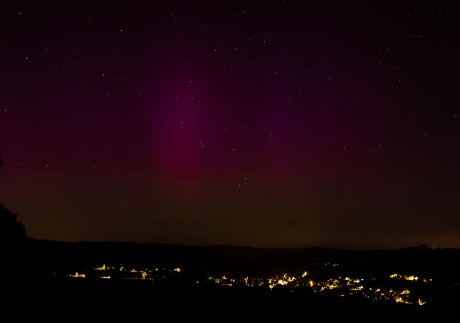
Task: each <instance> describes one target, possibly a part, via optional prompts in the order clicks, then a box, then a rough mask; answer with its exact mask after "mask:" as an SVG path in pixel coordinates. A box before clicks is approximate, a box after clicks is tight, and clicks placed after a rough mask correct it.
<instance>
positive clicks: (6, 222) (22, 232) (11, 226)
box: [0, 204, 27, 241]
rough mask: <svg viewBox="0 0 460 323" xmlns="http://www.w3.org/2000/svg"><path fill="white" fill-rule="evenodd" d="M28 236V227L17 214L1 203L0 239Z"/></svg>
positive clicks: (8, 239) (9, 239)
mask: <svg viewBox="0 0 460 323" xmlns="http://www.w3.org/2000/svg"><path fill="white" fill-rule="evenodd" d="M24 238H27V235H26V229H25V227H24V225H23V224H22V223H21V222H18V220H17V215H16V214H14V213H11V211H10V210H8V209H7V208H6V207H5V206H4V205H3V204H0V240H2V241H12V240H20V239H24Z"/></svg>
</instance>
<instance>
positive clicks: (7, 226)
mask: <svg viewBox="0 0 460 323" xmlns="http://www.w3.org/2000/svg"><path fill="white" fill-rule="evenodd" d="M3 163H4V162H3V159H2V157H1V156H0V167H1V166H2V165H3ZM24 238H27V235H26V229H25V227H24V225H23V224H22V223H21V222H19V221H18V220H17V215H16V214H15V213H12V212H11V211H10V210H9V209H7V208H6V207H5V206H4V205H3V204H1V203H0V241H3V242H5V241H15V240H21V239H24Z"/></svg>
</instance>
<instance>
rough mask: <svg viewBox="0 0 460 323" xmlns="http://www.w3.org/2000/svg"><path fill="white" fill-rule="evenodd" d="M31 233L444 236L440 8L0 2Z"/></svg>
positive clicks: (454, 69)
mask: <svg viewBox="0 0 460 323" xmlns="http://www.w3.org/2000/svg"><path fill="white" fill-rule="evenodd" d="M0 6H1V7H0V27H1V28H0V30H1V31H0V32H1V34H2V44H1V45H0V46H1V51H0V71H1V77H0V82H1V86H0V153H1V154H2V156H3V159H4V161H5V164H4V166H3V167H2V169H1V171H0V201H1V202H2V203H4V204H5V205H6V206H8V207H9V208H10V209H11V210H12V211H14V212H15V213H17V214H18V218H19V219H20V220H21V221H22V222H23V223H24V225H25V226H26V229H27V232H28V234H29V235H30V236H32V237H36V238H41V239H57V240H63V241H79V240H110V241H132V242H162V243H180V244H230V245H252V246H262V247H299V246H334V247H347V248H399V247H405V246H408V245H416V244H420V243H427V244H429V245H432V246H443V247H460V229H458V228H460V217H458V214H459V211H460V208H459V205H458V203H457V198H458V194H459V193H460V191H459V187H458V182H459V172H458V165H459V162H460V153H459V151H460V149H459V148H460V124H459V121H460V117H459V114H460V111H459V106H460V99H459V96H458V93H457V92H458V86H459V84H460V82H459V81H460V79H459V73H458V72H459V60H458V57H459V54H460V43H459V35H458V31H457V30H459V23H458V21H460V19H459V17H458V10H457V8H456V7H455V6H454V4H453V3H449V2H446V3H430V4H420V3H410V2H408V3H405V4H401V3H386V2H385V3H379V4H375V3H372V4H370V3H367V2H364V1H353V2H350V3H342V2H339V1H324V2H313V3H305V2H304V1H290V0H286V1H253V2H245V1H231V2H223V3H214V2H211V1H193V2H187V1H135V2H130V1H124V2H123V1H121V2H120V1H116V2H111V1H97V2H94V1H66V2H65V3H62V2H56V1H44V2H40V3H38V2H33V1H4V2H2V3H1V4H0Z"/></svg>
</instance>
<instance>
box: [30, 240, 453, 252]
mask: <svg viewBox="0 0 460 323" xmlns="http://www.w3.org/2000/svg"><path fill="white" fill-rule="evenodd" d="M28 240H32V241H40V242H50V243H63V244H113V245H139V246H140V245H143V246H161V247H182V248H228V249H262V250H329V251H350V252H355V251H358V252H369V251H399V250H407V249H418V250H460V248H457V247H431V246H430V245H429V244H425V243H421V244H418V245H411V246H406V247H400V248H346V247H327V246H304V247H255V246H250V245H231V244H184V243H163V242H133V241H111V240H77V241H64V240H54V239H42V238H33V237H28Z"/></svg>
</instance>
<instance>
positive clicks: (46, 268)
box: [1, 240, 460, 322]
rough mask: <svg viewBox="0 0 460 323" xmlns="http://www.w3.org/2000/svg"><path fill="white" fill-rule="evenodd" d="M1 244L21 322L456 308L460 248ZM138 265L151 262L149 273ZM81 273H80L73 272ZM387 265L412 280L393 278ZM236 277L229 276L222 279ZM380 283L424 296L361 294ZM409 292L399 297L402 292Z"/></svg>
mask: <svg viewBox="0 0 460 323" xmlns="http://www.w3.org/2000/svg"><path fill="white" fill-rule="evenodd" d="M3 250H4V252H3V260H4V261H2V272H1V274H2V276H1V283H2V295H3V296H4V297H3V299H4V300H3V301H2V309H3V311H2V313H3V314H4V315H7V314H8V315H13V317H15V318H16V319H19V320H26V319H34V320H39V319H46V320H60V321H63V320H66V321H67V320H80V321H81V320H96V319H97V320H100V319H101V320H104V321H107V320H117V321H120V320H129V321H130V322H131V321H133V320H141V319H142V320H149V321H156V320H162V321H163V320H165V319H166V320H172V321H177V320H184V319H185V320H191V319H201V320H209V321H211V320H212V321H221V320H226V319H232V320H235V319H237V320H248V319H254V320H270V321H273V320H283V321H294V320H296V321H299V320H300V321H303V322H317V321H318V319H320V320H321V321H323V322H337V321H338V320H341V321H342V320H349V319H351V320H352V321H354V322H389V321H393V322H400V321H403V320H408V321H410V322H434V321H437V322H448V321H452V320H453V321H455V320H456V319H455V318H456V317H458V315H459V314H460V311H459V308H460V297H459V293H460V290H459V286H460V285H459V279H458V278H457V277H458V275H459V273H460V251H459V250H455V249H430V248H407V249H401V250H394V251H349V250H331V249H256V248H248V247H243V248H236V247H225V246H215V247H187V246H170V245H136V244H114V243H91V242H86V243H61V242H53V241H37V240H28V241H27V242H25V243H23V244H16V245H5V246H3ZM121 264H123V265H121ZM101 265H103V269H101V267H100V266H101ZM115 265H116V266H115ZM98 266H99V267H98ZM94 268H97V269H94ZM120 268H121V269H120ZM126 268H133V269H129V270H128V269H126ZM134 268H146V269H145V273H144V271H140V270H135V269H134ZM167 268H176V269H173V270H168V269H167ZM179 268H180V269H179ZM162 269H164V271H163V272H162V271H161V270H162ZM303 271H305V272H306V271H308V276H306V277H305V279H307V278H309V277H311V280H305V282H306V284H305V285H302V284H301V283H300V281H301V279H302V278H300V277H301V276H300V274H299V276H296V277H298V278H297V279H296V280H293V282H289V283H288V282H286V283H285V280H284V278H282V276H276V275H277V273H289V272H293V273H295V272H299V273H300V272H303ZM160 272H162V274H158V273H160ZM77 273H79V275H80V276H81V277H79V278H75V277H76V276H77ZM120 273H123V274H120ZM133 273H134V274H133ZM138 273H144V274H143V275H144V276H142V275H140V274H139V276H136V275H137V274H138ZM390 273H401V274H400V275H399V274H398V275H399V276H398V277H402V278H404V277H408V280H407V281H406V280H404V279H401V280H394V279H389V278H388V277H389V274H390ZM406 273H407V274H409V273H410V274H414V275H417V276H414V275H412V276H404V274H406ZM83 274H84V275H85V276H83ZM128 274H130V275H131V276H129V277H128V276H127V275H128ZM98 275H99V276H98ZM155 275H156V276H155ZM274 275H275V276H274ZM293 275H294V274H293ZM305 275H306V274H305ZM305 275H304V276H305ZM265 276H266V277H277V278H276V279H275V280H274V285H271V286H269V283H268V282H269V281H271V280H270V279H267V280H266V282H267V283H266V284H262V283H260V286H259V285H257V284H255V285H251V284H252V283H250V281H252V280H253V281H256V282H263V281H264V280H263V279H262V278H256V277H265ZM345 276H346V277H348V276H350V277H363V278H362V279H360V280H357V281H361V280H362V283H359V284H357V285H351V287H350V289H345V287H344V286H342V285H340V284H341V280H340V279H343V277H345ZM394 276H395V275H394V274H393V275H392V277H394ZM142 277H143V278H142ZM216 277H217V278H216ZM228 277H235V278H232V279H230V278H228ZM284 277H287V278H285V279H286V281H287V280H288V279H289V276H284ZM292 277H294V276H292ZM331 277H332V278H331ZM412 277H416V278H417V279H418V281H413V280H414V279H413V278H412ZM102 278H110V279H102ZM128 278H130V279H128ZM278 278H279V280H278ZM339 278H340V279H339ZM346 279H348V278H346ZM422 280H423V281H424V282H422ZM230 281H231V282H233V284H227V283H226V282H230ZM313 281H314V283H313ZM367 281H370V283H368V285H366V284H365V283H366V282H367ZM217 282H219V283H217ZM309 282H311V286H309V285H308V283H309ZM284 284H285V285H284ZM331 284H339V285H338V286H339V287H334V289H331V290H329V289H328V288H329V287H330V286H335V285H331ZM230 285H231V286H230ZM249 285H250V286H249ZM387 285H388V286H387ZM268 286H269V287H268ZM407 286H408V287H407ZM357 287H359V288H357ZM377 287H379V288H382V290H385V291H393V290H402V291H405V290H409V289H410V293H411V294H410V295H411V297H413V299H415V300H417V301H418V299H419V297H420V298H422V299H423V301H424V302H425V303H424V304H423V306H422V305H419V304H417V302H413V304H409V305H408V304H403V303H398V302H396V301H395V299H397V297H396V296H395V297H389V298H388V299H385V298H382V299H378V300H376V299H371V298H365V297H362V295H361V294H363V295H364V294H365V292H368V291H367V289H368V290H371V291H375V290H376V288H377ZM331 288H332V287H331ZM385 288H387V289H385ZM398 288H399V289H398ZM355 290H357V291H356V292H355ZM350 291H353V293H351V292H350ZM404 293H405V292H402V294H401V295H402V296H401V297H402V298H401V299H403V300H406V298H404V297H405V295H404ZM407 293H409V292H407ZM378 294H380V293H378ZM371 295H374V294H371ZM376 295H377V294H376ZM382 295H383V294H382ZM412 295H415V296H412ZM419 295H420V296H419ZM385 297H386V296H385ZM410 299H411V298H407V300H410Z"/></svg>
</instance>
